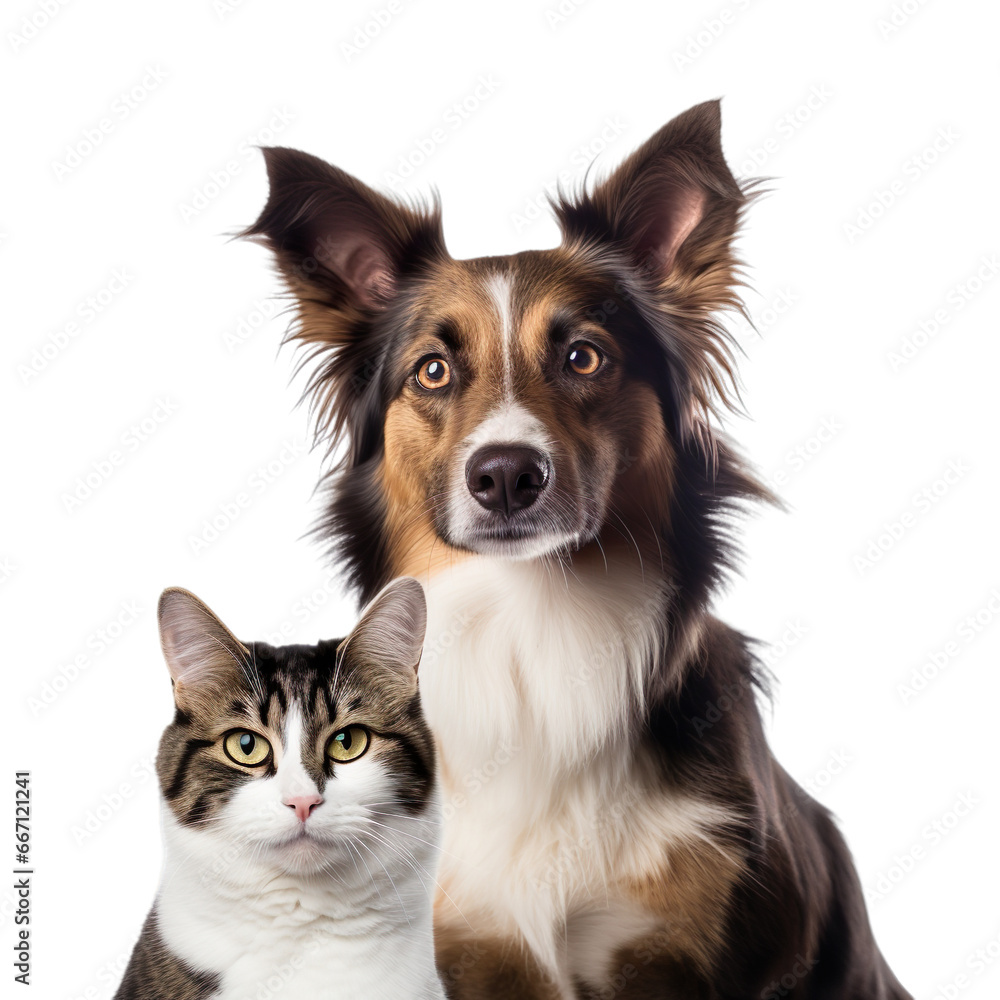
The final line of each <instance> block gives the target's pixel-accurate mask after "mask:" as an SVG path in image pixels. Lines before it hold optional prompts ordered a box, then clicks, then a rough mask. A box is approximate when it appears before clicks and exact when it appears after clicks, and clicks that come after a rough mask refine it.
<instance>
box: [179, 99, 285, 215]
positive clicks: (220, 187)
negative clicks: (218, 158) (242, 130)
mask: <svg viewBox="0 0 1000 1000" xmlns="http://www.w3.org/2000/svg"><path fill="white" fill-rule="evenodd" d="M294 121H295V113H294V112H292V111H289V110H288V108H286V107H285V106H284V105H282V107H280V108H272V109H271V117H270V118H268V120H267V121H266V122H265V123H264V124H263V125H262V126H261V127H260V128H259V129H257V130H256V131H254V132H252V133H250V135H248V136H246V137H244V138H243V139H242V140H241V141H240V143H239V145H238V146H237V147H236V149H235V150H234V152H233V154H232V156H230V157H228V158H227V159H226V160H225V162H224V163H222V164H221V165H220V166H217V167H215V168H214V169H213V170H210V171H209V174H208V177H207V178H205V180H204V181H202V183H200V184H198V185H197V186H196V187H195V188H194V189H193V190H192V191H191V194H190V196H189V197H188V199H187V201H182V202H180V203H179V204H178V205H177V211H178V212H179V213H180V217H181V221H182V222H186V223H190V222H192V221H193V220H194V219H197V218H198V216H200V215H201V214H202V212H204V211H205V209H207V208H209V207H210V206H211V205H212V203H213V202H215V201H216V199H217V198H219V196H220V195H222V194H224V193H225V192H226V191H227V190H229V185H230V184H232V182H233V180H234V179H235V178H236V177H239V176H240V174H242V172H243V168H244V166H246V164H247V163H250V162H253V163H256V161H257V158H258V156H259V153H258V151H257V147H258V146H272V145H274V144H275V140H276V139H278V137H279V136H281V134H282V133H283V132H284V131H285V130H286V129H287V128H288V126H289V125H291V124H292V123H293V122H294ZM279 145H280V143H279Z"/></svg>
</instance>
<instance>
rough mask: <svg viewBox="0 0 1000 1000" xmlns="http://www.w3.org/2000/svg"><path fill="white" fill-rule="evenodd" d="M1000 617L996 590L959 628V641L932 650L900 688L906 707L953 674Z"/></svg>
mask: <svg viewBox="0 0 1000 1000" xmlns="http://www.w3.org/2000/svg"><path fill="white" fill-rule="evenodd" d="M998 616H1000V587H994V588H993V589H992V590H991V591H990V594H989V598H988V599H987V600H986V601H985V602H984V603H983V604H981V605H979V607H977V608H975V609H974V610H973V611H970V612H969V614H967V615H966V616H965V617H964V618H963V619H962V620H961V621H960V622H959V623H958V625H957V626H956V627H955V638H952V639H949V640H948V641H947V642H945V643H944V644H943V645H941V646H939V647H938V648H936V649H932V650H929V651H928V653H927V655H926V656H925V657H924V659H923V661H922V662H921V663H920V664H918V665H917V666H915V667H914V668H913V669H912V670H911V671H910V673H909V674H908V675H907V678H906V680H905V681H901V682H900V683H899V684H897V685H896V694H898V695H899V700H900V701H901V702H902V703H903V704H904V705H909V704H911V703H912V702H913V701H914V699H916V698H917V697H919V695H921V694H923V692H924V691H926V690H927V688H928V687H929V686H930V685H931V683H932V682H933V681H935V680H937V678H938V677H940V676H941V674H943V673H944V672H945V671H946V670H949V669H950V668H951V667H952V665H953V664H954V662H955V660H957V659H958V658H959V657H960V656H961V655H962V653H963V651H964V650H966V649H968V647H969V646H970V645H971V644H972V643H974V642H975V641H976V640H977V639H978V638H979V637H980V636H981V635H982V634H983V632H985V631H986V629H988V628H989V627H990V626H991V625H992V624H993V623H994V622H995V621H996V620H997V617H998Z"/></svg>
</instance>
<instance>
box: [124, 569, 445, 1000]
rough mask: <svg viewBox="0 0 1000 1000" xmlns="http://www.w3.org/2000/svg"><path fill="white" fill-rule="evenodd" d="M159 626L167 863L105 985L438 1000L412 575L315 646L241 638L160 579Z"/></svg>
mask: <svg viewBox="0 0 1000 1000" xmlns="http://www.w3.org/2000/svg"><path fill="white" fill-rule="evenodd" d="M159 625H160V639H161V643H162V645H163V653H164V656H165V658H166V661H167V666H168V667H169V669H170V676H171V678H172V681H173V693H174V701H175V704H176V709H177V710H176V714H175V716H174V719H173V721H172V722H171V723H170V725H169V726H167V728H166V731H165V732H164V734H163V738H162V740H161V742H160V749H159V754H158V757H157V772H158V775H159V781H160V789H161V792H162V799H163V805H164V808H163V826H164V837H165V855H166V856H165V864H164V868H163V876H162V880H161V883H160V887H159V890H158V892H157V896H156V900H155V902H154V904H153V908H152V910H151V911H150V913H149V916H148V918H147V920H146V923H145V926H144V927H143V929H142V934H141V936H140V938H139V941H138V943H137V944H136V947H135V950H134V951H133V953H132V957H131V960H130V962H129V964H128V967H127V968H126V970H125V977H124V980H123V981H122V984H121V987H120V988H119V990H118V993H117V994H116V997H118V998H127V1000H153V998H156V1000H203V998H212V1000H254V998H257V997H275V996H279V995H280V996H281V997H285V998H297V997H309V998H310V1000H324V998H330V1000H332V998H334V997H336V998H337V1000H343V998H345V997H364V998H365V1000H376V998H381V997H384V998H390V997H391V998H393V1000H399V998H414V1000H417V998H419V1000H430V998H438V1000H443V998H444V993H443V991H442V988H441V984H440V981H439V979H438V977H437V973H436V972H435V969H434V947H433V935H432V926H431V902H432V896H433V890H434V887H435V882H434V874H435V870H436V862H437V853H438V848H437V842H438V830H439V824H440V803H439V799H438V793H437V781H436V772H435V757H434V745H433V742H432V738H431V734H430V731H429V730H428V728H427V725H426V724H425V722H424V719H423V715H422V714H421V709H420V698H419V695H418V692H417V673H416V668H417V663H418V660H419V658H420V650H421V646H422V644H423V639H424V631H425V627H426V608H425V603H424V595H423V590H422V589H421V587H420V585H419V584H418V583H417V582H416V581H415V580H413V579H410V578H401V579H398V580H395V581H394V582H392V583H390V584H389V585H388V586H387V587H386V588H385V589H384V590H382V591H381V593H379V594H378V595H377V596H376V597H375V599H374V600H373V601H372V602H371V604H370V605H369V606H368V607H367V609H366V610H365V611H364V613H363V615H362V617H361V620H360V622H359V623H358V625H357V626H356V627H355V629H354V630H353V631H352V632H351V634H350V635H349V636H348V637H347V638H346V639H343V640H331V641H326V642H320V643H319V644H317V645H315V646H305V645H300V646H269V645H267V644H266V643H260V642H255V643H248V644H244V643H242V642H240V641H239V640H238V639H236V638H235V636H233V634H232V633H231V632H230V631H229V630H228V629H227V628H226V627H225V625H223V624H222V622H221V621H220V620H219V619H218V618H217V617H216V616H215V615H214V614H213V613H212V612H211V611H210V610H209V609H208V608H207V607H206V606H205V605H204V604H203V603H202V602H201V601H199V600H198V598H196V597H195V596H194V595H192V594H189V593H188V592H187V591H185V590H179V589H170V590H167V591H164V593H163V595H162V597H161V598H160V604H159Z"/></svg>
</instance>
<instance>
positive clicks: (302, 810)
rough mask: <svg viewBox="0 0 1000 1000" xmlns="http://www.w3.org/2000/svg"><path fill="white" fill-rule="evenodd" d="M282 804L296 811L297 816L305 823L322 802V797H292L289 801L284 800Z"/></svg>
mask: <svg viewBox="0 0 1000 1000" xmlns="http://www.w3.org/2000/svg"><path fill="white" fill-rule="evenodd" d="M281 801H282V802H284V804H285V805H286V806H288V808H289V809H294V810H295V815H296V816H298V818H299V820H300V821H301V822H302V823H304V822H305V821H306V820H307V819H308V818H309V814H310V813H311V812H312V811H313V809H315V808H316V806H318V805H319V804H320V803H321V802H322V801H323V796H322V795H290V796H289V797H288V798H287V799H282V800H281Z"/></svg>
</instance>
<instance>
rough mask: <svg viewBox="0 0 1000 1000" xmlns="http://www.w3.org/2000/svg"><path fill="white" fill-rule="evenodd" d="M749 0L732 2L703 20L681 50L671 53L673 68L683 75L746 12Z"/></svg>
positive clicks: (686, 39)
mask: <svg viewBox="0 0 1000 1000" xmlns="http://www.w3.org/2000/svg"><path fill="white" fill-rule="evenodd" d="M750 4H751V0H733V2H732V3H731V4H727V5H726V6H725V7H721V8H720V9H719V10H717V11H716V12H715V13H714V14H713V15H711V16H710V17H706V18H704V20H703V21H702V22H701V24H700V25H699V26H698V28H697V29H696V30H695V31H693V32H692V33H691V34H690V35H688V36H687V37H686V38H685V39H684V46H683V48H680V49H676V50H675V51H674V53H673V57H674V67H675V68H676V69H677V72H678V73H683V72H684V71H685V70H686V69H688V68H689V67H691V66H693V65H694V63H695V61H696V60H697V59H700V58H701V57H702V56H703V55H704V54H705V53H706V52H707V51H708V50H709V49H710V48H711V47H712V46H713V45H714V44H715V43H716V42H717V41H718V40H719V39H720V38H721V37H722V36H723V35H724V34H725V33H726V31H727V30H728V29H729V28H730V27H731V26H732V25H733V23H734V22H735V21H736V20H737V19H738V18H739V17H740V15H741V14H743V13H744V11H746V10H748V9H749V7H750Z"/></svg>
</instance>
